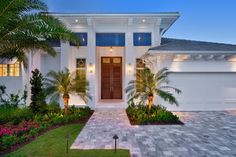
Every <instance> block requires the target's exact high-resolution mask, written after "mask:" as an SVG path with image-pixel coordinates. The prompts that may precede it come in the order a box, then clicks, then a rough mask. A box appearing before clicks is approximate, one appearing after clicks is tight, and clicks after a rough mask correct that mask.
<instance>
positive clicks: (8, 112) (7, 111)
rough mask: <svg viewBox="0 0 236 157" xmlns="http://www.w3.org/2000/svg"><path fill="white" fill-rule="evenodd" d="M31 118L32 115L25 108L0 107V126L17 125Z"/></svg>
mask: <svg viewBox="0 0 236 157" xmlns="http://www.w3.org/2000/svg"><path fill="white" fill-rule="evenodd" d="M32 118H33V113H32V112H31V110H30V109H29V108H27V107H24V108H16V107H11V106H0V124H6V123H13V124H18V123H20V122H22V121H24V120H25V121H27V120H30V119H32Z"/></svg>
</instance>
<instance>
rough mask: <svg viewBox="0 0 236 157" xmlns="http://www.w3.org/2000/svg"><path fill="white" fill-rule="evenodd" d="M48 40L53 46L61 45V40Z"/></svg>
mask: <svg viewBox="0 0 236 157" xmlns="http://www.w3.org/2000/svg"><path fill="white" fill-rule="evenodd" d="M48 42H49V44H50V45H51V46H52V47H61V41H60V40H48Z"/></svg>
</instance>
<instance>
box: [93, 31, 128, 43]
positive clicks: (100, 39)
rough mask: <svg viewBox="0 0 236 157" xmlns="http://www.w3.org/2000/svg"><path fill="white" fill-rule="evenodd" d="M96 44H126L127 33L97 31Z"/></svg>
mask: <svg viewBox="0 0 236 157" xmlns="http://www.w3.org/2000/svg"><path fill="white" fill-rule="evenodd" d="M96 46H125V33H96Z"/></svg>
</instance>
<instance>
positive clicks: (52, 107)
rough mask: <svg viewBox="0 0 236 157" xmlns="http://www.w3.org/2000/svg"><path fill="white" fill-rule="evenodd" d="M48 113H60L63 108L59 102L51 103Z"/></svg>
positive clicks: (48, 106)
mask: <svg viewBox="0 0 236 157" xmlns="http://www.w3.org/2000/svg"><path fill="white" fill-rule="evenodd" d="M46 109H47V113H59V112H61V108H60V105H59V103H57V102H55V101H54V102H51V103H50V104H48V105H47V108H46Z"/></svg>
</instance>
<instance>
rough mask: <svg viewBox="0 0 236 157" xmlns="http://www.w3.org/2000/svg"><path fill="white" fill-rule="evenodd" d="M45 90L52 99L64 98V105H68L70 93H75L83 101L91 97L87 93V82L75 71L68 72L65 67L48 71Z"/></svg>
mask: <svg viewBox="0 0 236 157" xmlns="http://www.w3.org/2000/svg"><path fill="white" fill-rule="evenodd" d="M46 91H47V94H48V95H49V96H50V98H51V99H52V100H55V99H58V98H59V97H60V96H61V97H62V98H63V100H64V105H65V107H66V108H67V107H68V100H69V98H70V94H77V95H78V96H79V97H80V98H81V99H82V100H84V101H85V102H87V101H88V99H91V96H90V95H89V93H88V91H89V83H88V81H87V80H86V79H84V78H81V77H80V76H79V75H76V73H70V72H69V70H68V69H67V68H66V69H65V70H62V71H58V72H55V71H50V72H49V73H48V74H47V78H46Z"/></svg>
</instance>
